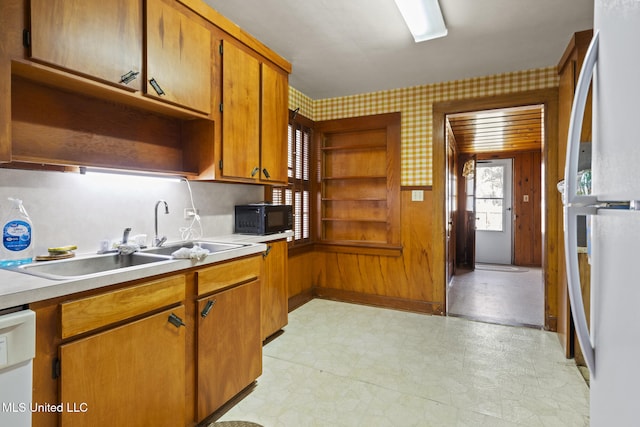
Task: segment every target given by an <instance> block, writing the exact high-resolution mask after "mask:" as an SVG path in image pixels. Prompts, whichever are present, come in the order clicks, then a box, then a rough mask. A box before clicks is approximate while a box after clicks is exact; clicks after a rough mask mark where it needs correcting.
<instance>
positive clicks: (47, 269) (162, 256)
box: [9, 240, 247, 280]
mask: <svg viewBox="0 0 640 427" xmlns="http://www.w3.org/2000/svg"><path fill="white" fill-rule="evenodd" d="M195 245H198V246H200V247H201V248H202V249H206V250H208V251H209V254H214V253H219V252H225V251H230V250H233V249H239V248H241V247H244V246H247V244H242V243H223V242H212V241H204V240H202V241H195V242H192V241H189V242H176V243H171V244H167V245H166V246H161V247H158V248H155V247H154V248H148V249H143V250H141V251H139V252H134V253H132V254H129V255H121V254H118V253H114V254H102V255H95V256H89V257H82V258H70V259H63V260H57V261H42V262H33V263H30V264H23V265H19V266H16V267H11V268H9V269H10V270H13V271H19V272H21V273H26V274H32V275H34V276H39V277H43V278H45V279H53V280H68V279H75V278H83V277H87V276H92V275H100V274H102V273H107V272H111V271H113V270H121V269H124V268H130V267H137V266H143V265H148V264H154V263H161V262H169V261H171V260H173V257H172V256H171V254H172V253H174V252H175V251H177V250H178V249H180V248H189V249H190V248H193V247H194V246H195Z"/></svg>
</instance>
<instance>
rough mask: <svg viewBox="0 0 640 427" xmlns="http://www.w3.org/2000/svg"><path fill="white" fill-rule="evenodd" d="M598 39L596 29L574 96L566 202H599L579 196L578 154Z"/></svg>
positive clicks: (566, 167)
mask: <svg viewBox="0 0 640 427" xmlns="http://www.w3.org/2000/svg"><path fill="white" fill-rule="evenodd" d="M598 39H599V33H598V32H597V31H596V32H595V34H594V35H593V39H592V40H591V44H590V45H589V48H588V49H587V53H586V55H585V57H584V62H583V64H582V69H581V70H580V76H579V77H578V84H577V86H576V94H575V96H574V98H573V105H572V107H571V116H570V118H569V135H568V140H567V155H566V163H565V168H564V182H565V188H564V194H565V204H569V205H573V204H577V205H582V206H585V205H591V204H595V203H597V201H596V198H595V197H593V196H578V195H577V194H576V193H577V188H578V156H579V154H580V133H581V132H582V121H583V119H584V109H585V106H586V104H587V96H588V95H589V85H590V84H591V79H592V78H593V70H594V68H595V66H596V62H597V61H598Z"/></svg>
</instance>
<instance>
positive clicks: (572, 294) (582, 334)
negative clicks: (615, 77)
mask: <svg viewBox="0 0 640 427" xmlns="http://www.w3.org/2000/svg"><path fill="white" fill-rule="evenodd" d="M598 39H599V33H598V32H597V31H596V32H595V33H594V35H593V39H592V40H591V44H590V45H589V48H588V49H587V53H586V55H585V58H584V62H583V64H582V69H581V70H580V76H579V77H578V85H577V87H576V94H575V97H574V99H573V106H572V109H571V117H570V119H569V136H568V141H567V156H566V164H565V170H564V182H565V190H564V195H565V207H564V253H565V260H566V266H567V288H568V292H569V301H570V303H571V315H572V317H573V323H574V326H575V329H576V335H577V337H578V342H579V343H580V347H581V348H582V353H583V355H584V358H585V362H586V364H587V367H588V368H589V371H590V372H591V375H592V376H594V377H595V350H594V347H593V343H592V342H591V336H590V333H589V326H588V324H587V317H586V313H585V310H584V301H583V299H582V287H581V286H580V273H579V269H578V244H577V242H578V239H577V234H578V231H577V222H578V220H577V219H578V216H582V215H595V214H596V207H595V205H596V204H597V199H596V197H594V196H590V195H589V196H582V195H580V196H579V195H577V188H578V186H577V181H578V156H579V153H580V133H581V132H582V121H583V120H584V110H585V106H586V103H587V96H588V94H589V86H590V84H591V80H592V78H593V70H594V68H595V66H596V62H597V60H598Z"/></svg>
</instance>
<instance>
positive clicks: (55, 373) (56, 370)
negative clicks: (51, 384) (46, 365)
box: [51, 357, 60, 380]
mask: <svg viewBox="0 0 640 427" xmlns="http://www.w3.org/2000/svg"><path fill="white" fill-rule="evenodd" d="M51 378H53V379H54V380H55V379H57V378H60V359H59V358H57V357H56V358H55V359H53V362H51Z"/></svg>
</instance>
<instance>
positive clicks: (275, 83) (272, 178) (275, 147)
mask: <svg viewBox="0 0 640 427" xmlns="http://www.w3.org/2000/svg"><path fill="white" fill-rule="evenodd" d="M261 86H262V97H261V100H262V104H261V108H262V110H261V116H260V120H261V122H260V170H261V172H262V173H261V175H260V181H262V182H264V183H267V184H276V183H280V184H286V183H287V182H288V180H289V177H288V166H287V159H288V155H287V124H288V122H289V108H288V105H289V79H288V78H287V75H286V74H285V73H284V72H282V71H278V70H277V69H276V68H274V67H272V66H271V65H269V64H266V63H263V64H262V78H261Z"/></svg>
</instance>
